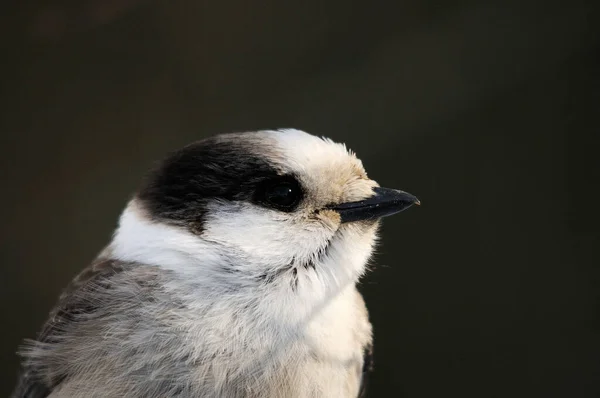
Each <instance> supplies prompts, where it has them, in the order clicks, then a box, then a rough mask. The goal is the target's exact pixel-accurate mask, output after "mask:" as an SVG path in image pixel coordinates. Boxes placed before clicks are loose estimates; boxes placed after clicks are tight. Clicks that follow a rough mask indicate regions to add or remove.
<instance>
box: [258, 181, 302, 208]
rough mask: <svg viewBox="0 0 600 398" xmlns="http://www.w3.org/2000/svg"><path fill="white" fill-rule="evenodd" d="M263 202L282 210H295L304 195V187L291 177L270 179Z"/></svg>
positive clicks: (264, 192) (263, 194)
mask: <svg viewBox="0 0 600 398" xmlns="http://www.w3.org/2000/svg"><path fill="white" fill-rule="evenodd" d="M261 196H262V200H261V201H262V202H263V203H265V204H266V205H268V206H270V207H274V208H276V209H278V210H282V211H293V210H294V209H295V208H296V207H297V206H298V204H300V201H301V200H302V197H303V192H302V188H301V187H300V184H298V182H297V181H296V180H295V179H293V178H290V177H284V178H281V179H278V180H275V181H270V182H269V183H267V184H266V185H265V187H264V191H263V193H262V195H261Z"/></svg>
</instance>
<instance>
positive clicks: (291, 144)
mask: <svg viewBox="0 0 600 398" xmlns="http://www.w3.org/2000/svg"><path fill="white" fill-rule="evenodd" d="M261 133H263V134H266V135H267V136H268V139H269V141H271V142H272V143H273V145H274V146H275V148H274V149H276V150H275V151H274V153H272V154H270V155H271V156H272V157H274V158H275V159H274V160H276V161H277V163H279V164H280V165H282V166H283V167H285V168H286V169H288V170H289V171H294V172H296V173H299V174H313V175H314V173H319V172H321V173H323V172H326V173H327V172H329V173H336V171H337V172H342V173H344V174H351V175H355V176H356V177H360V178H366V172H365V170H364V168H363V165H362V162H361V161H360V159H358V158H357V157H356V155H355V154H354V153H353V152H352V151H350V150H349V149H348V148H346V145H344V144H341V143H337V142H334V141H332V140H330V139H329V138H325V137H317V136H314V135H312V134H308V133H306V132H304V131H301V130H296V129H281V130H276V131H263V132H261Z"/></svg>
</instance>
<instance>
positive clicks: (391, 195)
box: [331, 187, 421, 223]
mask: <svg viewBox="0 0 600 398" xmlns="http://www.w3.org/2000/svg"><path fill="white" fill-rule="evenodd" d="M373 192H375V195H373V196H371V197H370V198H367V199H365V200H360V201H358V202H349V203H342V204H339V205H335V206H333V207H332V208H331V209H332V210H335V211H337V212H338V213H339V214H340V217H341V220H342V223H346V222H353V221H360V220H372V219H376V218H381V217H386V216H391V215H392V214H396V213H400V212H401V211H402V210H406V209H408V208H409V207H411V206H412V205H420V204H421V202H419V199H417V198H416V197H415V196H413V195H411V194H409V193H406V192H402V191H399V190H397V189H389V188H381V187H376V188H373Z"/></svg>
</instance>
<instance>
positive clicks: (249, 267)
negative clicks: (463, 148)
mask: <svg viewBox="0 0 600 398" xmlns="http://www.w3.org/2000/svg"><path fill="white" fill-rule="evenodd" d="M418 203H419V202H418V200H417V198H416V197H414V196H412V195H410V194H408V193H405V192H402V191H398V190H394V189H386V188H381V187H380V186H379V185H378V184H377V183H376V182H375V181H374V180H372V179H370V178H369V177H368V176H367V173H366V172H365V170H364V168H363V165H362V162H361V161H360V160H359V159H358V158H357V157H356V156H355V154H354V153H353V152H351V151H349V150H348V149H347V148H346V147H345V146H344V145H342V144H338V143H334V142H333V141H331V140H329V139H326V138H320V137H316V136H313V135H310V134H307V133H305V132H302V131H299V130H291V129H288V130H273V131H258V132H250V133H241V134H225V135H219V136H215V137H212V138H209V139H205V140H202V141H199V142H196V143H193V144H191V145H189V146H187V147H185V148H183V149H181V150H178V151H176V152H174V153H172V154H171V155H169V156H168V157H167V158H166V159H165V160H164V161H163V162H161V163H160V164H159V165H158V167H157V168H156V169H155V170H153V171H152V172H151V173H150V174H149V175H148V177H147V179H146V180H145V182H144V184H143V185H142V187H141V188H140V190H139V191H138V192H137V194H136V195H135V197H134V199H133V200H132V201H131V203H130V204H129V206H128V207H127V209H126V210H125V212H124V213H123V215H122V217H121V220H120V226H119V228H118V229H117V232H116V234H115V238H114V240H113V245H112V251H113V253H114V254H115V255H116V256H117V257H119V258H121V259H123V260H128V261H141V262H145V263H151V264H156V265H158V266H163V267H167V268H169V269H172V270H174V271H176V272H178V273H180V274H182V275H185V276H186V278H188V279H189V280H198V281H204V282H206V283H209V281H210V283H211V284H213V285H214V284H215V283H216V282H215V280H218V281H220V282H218V283H216V284H217V285H223V286H238V287H239V286H250V287H253V286H254V287H256V286H265V285H276V286H279V287H280V288H281V289H291V290H296V289H302V288H303V286H304V287H307V288H308V287H311V288H310V289H309V290H313V288H314V287H315V286H319V287H321V288H327V287H328V286H336V285H340V284H343V283H349V282H355V281H356V280H357V279H358V278H359V277H360V276H361V275H362V273H363V272H364V270H365V267H366V263H367V261H368V259H369V257H370V255H371V253H372V250H373V246H374V243H375V240H376V232H377V228H378V225H379V220H380V219H381V218H382V217H384V216H387V215H391V214H394V213H397V212H400V211H402V210H404V209H407V208H408V207H410V206H411V205H413V204H418Z"/></svg>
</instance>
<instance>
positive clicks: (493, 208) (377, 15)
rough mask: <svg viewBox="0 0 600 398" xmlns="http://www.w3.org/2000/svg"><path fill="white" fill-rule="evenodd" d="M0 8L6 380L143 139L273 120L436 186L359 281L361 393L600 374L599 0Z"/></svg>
mask: <svg viewBox="0 0 600 398" xmlns="http://www.w3.org/2000/svg"><path fill="white" fill-rule="evenodd" d="M0 7H2V13H1V17H0V18H1V20H0V22H1V23H0V44H1V46H2V47H1V48H2V58H1V62H0V72H1V76H2V80H1V84H0V90H1V94H0V96H1V97H0V98H1V99H0V105H1V106H0V139H1V141H0V173H1V184H2V185H1V187H2V188H1V189H2V195H1V199H0V220H1V223H0V234H1V239H2V244H1V247H0V261H1V267H0V294H1V296H0V303H1V306H2V319H3V322H2V340H1V342H2V343H1V347H0V350H1V351H0V354H1V358H2V362H1V364H0V366H1V374H2V375H3V376H2V378H1V385H0V395H1V396H5V395H6V394H8V392H9V390H11V389H12V387H13V384H14V381H15V380H16V374H17V363H18V360H17V357H16V355H15V351H16V349H17V346H18V344H19V342H20V340H21V339H22V338H24V337H33V336H35V333H36V331H37V330H38V329H39V327H40V325H41V324H42V322H43V321H44V320H45V318H46V316H47V313H48V311H49V310H50V308H51V307H52V306H53V304H54V301H55V299H56V298H57V295H58V294H59V292H60V290H61V288H62V287H64V286H65V285H66V284H67V283H68V281H69V280H70V279H71V278H72V277H73V275H74V274H75V273H76V272H77V271H78V270H79V269H81V268H83V267H84V266H85V265H87V263H88V262H89V261H90V260H91V259H92V258H93V257H94V256H95V255H96V254H97V252H98V251H99V250H100V249H101V248H102V247H103V245H104V244H106V243H107V241H108V239H109V238H110V234H111V232H112V230H113V228H114V227H115V225H116V220H117V217H118V215H119V213H120V211H121V209H122V208H123V206H124V205H125V203H126V201H127V200H128V198H129V196H130V194H131V193H132V192H133V190H134V189H135V188H136V186H137V184H138V181H139V179H140V177H141V176H142V174H143V172H144V171H145V170H146V169H147V168H148V167H149V166H150V165H151V164H152V162H153V161H154V160H156V159H159V158H160V157H162V156H163V155H164V154H165V153H166V151H168V150H171V149H175V148H177V147H179V146H181V145H183V144H186V143H188V142H190V141H193V140H196V139H199V138H203V137H206V136H207V135H212V134H215V133H220V132H230V131H245V130H252V129H261V128H273V127H295V128H300V129H304V130H306V131H309V132H312V133H314V134H319V135H327V136H330V137H332V138H334V139H335V140H339V141H345V142H346V143H347V144H348V145H349V146H350V147H351V148H353V149H354V150H355V151H357V152H358V154H359V156H360V157H361V158H362V159H363V161H364V163H365V166H366V168H367V170H368V171H369V174H370V176H372V177H373V178H375V179H377V180H378V181H379V182H380V183H382V184H385V185H389V186H395V187H399V188H402V189H405V190H407V191H409V192H411V193H415V194H416V195H418V196H419V198H420V199H421V200H422V202H423V205H422V206H421V208H415V209H411V210H410V211H408V212H406V213H403V214H402V215H401V216H398V217H394V218H391V219H387V220H386V222H385V225H384V227H383V231H382V235H383V239H382V246H381V247H380V249H379V254H378V256H377V264H378V267H377V270H376V272H373V273H371V274H370V275H369V276H368V277H367V278H366V279H365V280H364V281H363V283H362V290H363V291H364V293H365V296H366V299H367V302H368V305H369V308H370V311H371V317H372V321H373V323H374V326H375V333H376V338H375V342H376V343H375V347H376V359H375V360H376V372H375V373H374V375H373V380H372V382H371V394H370V396H374V397H385V396H394V397H410V398H413V397H415V398H416V397H442V396H443V397H463V398H464V397H477V398H480V397H511V398H512V397H599V396H600V312H599V310H600V308H599V305H598V304H599V298H600V270H599V266H600V261H599V259H598V256H597V255H596V252H597V249H596V247H597V246H598V244H599V241H598V233H597V229H598V218H597V216H598V210H597V207H598V204H599V203H600V197H599V196H598V194H597V192H596V191H597V185H598V182H599V181H600V172H599V164H600V162H599V161H598V156H597V153H598V149H599V148H600V146H599V145H598V139H597V138H596V137H597V136H598V134H599V132H600V120H599V112H600V23H599V22H598V21H599V18H598V17H599V16H600V13H599V9H600V5H599V2H598V1H582V0H571V1H568V2H567V1H563V2H557V1H546V2H541V1H533V0H527V1H526V0H523V1H502V0H489V1H466V0H465V1H441V0H438V1H432V0H429V1H423V0H422V1H402V2H391V1H389V2H377V1H376V2H347V1H325V2H317V1H307V2H302V3H300V2H279V1H273V0H271V1H265V2H243V1H224V2H219V1H214V2H205V1H191V0H190V1H177V2H173V1H166V0H164V1H139V0H127V1H125V0H121V1H117V0H113V1H108V0H104V1H99V0H98V1H90V0H78V1H64V0H56V1H51V2H48V1H46V2H44V1H24V0H22V1H19V2H13V3H12V4H4V5H2V6H0Z"/></svg>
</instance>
